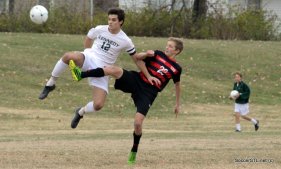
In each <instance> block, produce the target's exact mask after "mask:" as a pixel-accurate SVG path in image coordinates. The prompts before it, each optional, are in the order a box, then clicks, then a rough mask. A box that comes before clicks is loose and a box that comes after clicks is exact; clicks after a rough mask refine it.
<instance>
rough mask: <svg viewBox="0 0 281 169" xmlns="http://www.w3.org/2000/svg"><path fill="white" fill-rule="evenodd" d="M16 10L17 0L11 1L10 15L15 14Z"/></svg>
mask: <svg viewBox="0 0 281 169" xmlns="http://www.w3.org/2000/svg"><path fill="white" fill-rule="evenodd" d="M14 8H15V0H9V13H10V14H13V13H14Z"/></svg>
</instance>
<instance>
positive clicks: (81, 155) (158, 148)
mask: <svg viewBox="0 0 281 169" xmlns="http://www.w3.org/2000/svg"><path fill="white" fill-rule="evenodd" d="M83 40H84V35H58V34H31V33H0V77H1V85H0V91H1V99H0V124H1V125H0V168H7V169H8V168H81V169H82V168H83V169H84V168H175V169H178V168H280V166H281V161H280V155H281V150H280V149H281V141H280V139H281V131H280V127H281V120H280V110H281V50H280V46H281V42H261V41H218V40H188V39H185V40H184V45H185V49H184V51H183V52H182V54H181V55H180V56H179V57H178V61H179V63H180V64H181V65H182V67H183V74H182V78H181V82H182V96H181V99H182V100H181V104H182V106H181V114H180V115H179V116H178V118H177V119H176V118H175V116H174V114H173V108H174V104H175V95H174V87H173V83H172V81H171V82H170V84H169V85H168V86H167V88H166V89H165V90H164V91H163V92H162V93H160V94H159V96H158V98H157V99H156V101H155V103H154V104H153V106H152V108H151V110H150V112H149V113H148V116H147V119H146V120H145V123H144V133H143V137H142V139H141V144H140V150H139V154H138V157H137V164H136V165H135V166H128V165H127V163H126V161H127V156H128V153H129V151H130V148H131V144H132V131H133V116H134V112H135V108H134V106H133V103H132V101H131V99H130V96H129V95H128V94H123V93H121V92H120V91H115V90H114V89H113V83H114V80H113V79H111V82H110V94H109V96H108V98H107V102H106V104H105V107H104V108H103V109H102V110H101V111H100V112H98V113H97V114H89V115H87V116H85V118H84V119H83V120H82V121H81V123H80V124H79V126H78V128H77V129H75V130H73V129H71V128H70V121H71V118H72V116H73V110H74V109H75V108H76V107H78V106H82V105H84V104H85V103H87V102H88V101H89V100H91V90H90V87H89V86H88V84H87V81H86V80H83V81H82V82H79V83H77V82H73V81H72V79H71V76H70V72H69V71H66V72H64V73H63V75H62V77H61V78H60V79H59V81H58V83H57V89H56V90H55V91H54V92H52V93H51V94H50V95H49V96H48V98H47V99H46V100H43V101H40V100H39V99H38V98H37V97H38V95H39V93H40V92H41V90H42V88H43V86H44V84H45V82H46V79H47V78H48V77H49V76H50V73H51V71H52V69H53V66H54V65H55V63H56V62H57V60H58V59H59V58H60V57H61V56H62V55H63V53H64V52H67V51H81V50H83ZM132 40H133V42H134V44H135V45H136V48H137V51H145V50H148V49H160V50H161V49H164V47H165V44H166V40H167V38H148V37H132ZM116 64H117V65H119V66H122V67H124V68H126V69H134V70H137V69H136V66H135V65H134V63H133V61H132V60H131V59H130V56H129V55H127V54H126V53H123V54H122V55H121V56H120V57H119V59H118V61H117V63H116ZM235 71H241V72H242V73H243V74H244V76H245V78H244V80H245V82H246V83H248V84H249V86H250V87H251V91H252V94H251V103H250V109H251V110H250V111H251V114H250V115H251V116H254V117H257V118H258V119H259V120H260V124H261V128H260V130H259V131H258V132H255V131H254V128H253V126H252V124H250V123H247V122H245V121H243V122H242V130H243V132H242V133H235V132H234V117H233V113H232V112H233V103H232V102H231V101H230V100H228V99H227V97H228V94H229V92H230V90H231V89H232V85H233V80H232V73H234V72H235ZM247 159H248V160H249V159H252V160H254V161H255V159H256V160H269V162H245V161H244V162H241V161H242V160H247Z"/></svg>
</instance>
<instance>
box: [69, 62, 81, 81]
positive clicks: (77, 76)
mask: <svg viewBox="0 0 281 169" xmlns="http://www.w3.org/2000/svg"><path fill="white" fill-rule="evenodd" d="M69 68H70V71H71V75H72V79H73V80H74V81H77V82H79V81H80V80H82V77H81V72H82V71H81V69H80V68H79V67H78V66H76V64H75V63H74V61H73V60H70V61H69Z"/></svg>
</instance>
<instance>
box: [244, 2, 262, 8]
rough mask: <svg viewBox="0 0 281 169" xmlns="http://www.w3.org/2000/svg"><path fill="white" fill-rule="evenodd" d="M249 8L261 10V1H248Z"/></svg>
mask: <svg viewBox="0 0 281 169" xmlns="http://www.w3.org/2000/svg"><path fill="white" fill-rule="evenodd" d="M247 6H248V8H249V9H253V10H260V9H261V0H248V4H247Z"/></svg>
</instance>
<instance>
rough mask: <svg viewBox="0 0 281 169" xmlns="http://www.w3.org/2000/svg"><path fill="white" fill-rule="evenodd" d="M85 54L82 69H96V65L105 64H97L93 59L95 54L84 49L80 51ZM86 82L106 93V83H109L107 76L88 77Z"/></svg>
mask: <svg viewBox="0 0 281 169" xmlns="http://www.w3.org/2000/svg"><path fill="white" fill-rule="evenodd" d="M81 53H82V54H83V55H84V56H85V60H84V63H83V66H82V71H87V70H89V69H96V68H98V67H104V66H106V65H101V64H98V63H97V62H98V61H97V60H96V59H95V56H93V54H92V53H91V52H90V51H89V50H87V49H85V50H84V51H83V52H81ZM88 83H89V85H90V86H95V87H98V88H101V89H103V90H104V91H106V93H108V83H109V77H108V76H104V77H88Z"/></svg>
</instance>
